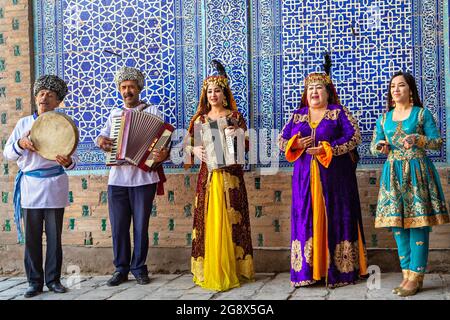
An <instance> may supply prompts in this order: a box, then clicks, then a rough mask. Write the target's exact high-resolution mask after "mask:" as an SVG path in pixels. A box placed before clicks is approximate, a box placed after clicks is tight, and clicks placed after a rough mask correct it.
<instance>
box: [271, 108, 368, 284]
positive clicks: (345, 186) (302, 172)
mask: <svg viewBox="0 0 450 320" xmlns="http://www.w3.org/2000/svg"><path fill="white" fill-rule="evenodd" d="M298 132H300V134H301V136H302V137H307V136H313V137H315V139H314V146H317V145H318V144H319V142H320V141H327V142H329V143H330V146H331V149H332V152H333V157H332V160H331V163H330V164H329V166H328V168H325V167H324V166H323V165H321V164H318V167H319V173H320V181H321V184H322V194H323V200H324V205H325V218H326V227H325V229H324V230H327V234H326V235H324V234H318V235H314V234H313V208H312V204H313V202H312V196H311V162H312V156H311V155H309V154H307V153H306V152H303V153H302V155H301V156H300V157H299V158H298V159H297V160H296V161H295V163H294V171H293V177H292V209H291V250H292V252H291V284H292V285H294V286H304V285H309V284H312V283H314V282H316V281H317V280H319V279H314V278H313V259H312V255H313V253H312V251H313V249H314V248H313V246H312V239H313V237H315V236H318V237H323V238H324V239H326V240H325V243H326V244H327V255H326V256H327V258H326V259H327V261H326V265H327V267H326V270H327V271H326V274H325V277H324V278H325V279H324V280H325V281H326V284H327V285H328V286H330V287H337V286H342V285H346V284H350V283H354V282H355V281H356V280H358V279H359V277H360V275H365V274H366V273H367V270H366V268H367V258H366V250H365V244H364V243H365V242H364V233H363V225H362V217H361V206H360V202H359V194H358V185H357V180H356V173H355V171H356V160H355V155H356V154H357V153H356V149H355V148H356V146H357V145H358V144H359V143H360V141H361V136H360V133H359V128H358V125H357V122H356V120H355V119H354V118H353V117H352V115H351V114H350V112H349V111H348V110H347V109H346V108H345V107H342V106H340V105H329V106H328V108H327V111H326V113H325V115H324V117H323V119H322V120H321V121H320V123H319V124H318V126H317V127H316V128H315V129H312V127H311V126H310V121H309V113H308V107H303V108H300V109H298V110H295V111H294V113H293V115H292V117H291V119H290V120H289V121H288V123H287V124H286V125H285V127H284V128H283V130H282V133H281V135H280V148H281V149H282V150H285V148H286V144H287V142H288V141H289V139H290V138H291V137H292V136H294V135H296V134H297V133H298ZM294 247H295V251H296V252H293V251H294Z"/></svg>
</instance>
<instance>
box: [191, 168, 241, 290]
mask: <svg viewBox="0 0 450 320" xmlns="http://www.w3.org/2000/svg"><path fill="white" fill-rule="evenodd" d="M208 192H209V195H208V204H207V205H208V210H207V212H205V257H204V262H203V281H201V280H200V279H198V278H196V277H194V279H193V280H194V282H195V283H196V284H197V285H199V286H201V287H202V288H205V289H211V290H216V291H226V290H229V289H232V288H236V287H239V285H240V283H239V279H238V276H237V268H236V253H235V248H234V244H233V238H232V229H231V223H230V221H229V218H228V213H227V207H226V199H225V190H224V179H223V174H222V172H221V171H220V170H217V171H213V172H212V173H211V180H210V185H209V190H208Z"/></svg>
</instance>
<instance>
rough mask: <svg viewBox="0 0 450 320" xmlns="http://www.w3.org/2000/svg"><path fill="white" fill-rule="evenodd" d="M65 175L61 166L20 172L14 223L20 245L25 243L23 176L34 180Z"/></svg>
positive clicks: (16, 191) (16, 190)
mask: <svg viewBox="0 0 450 320" xmlns="http://www.w3.org/2000/svg"><path fill="white" fill-rule="evenodd" d="M63 173H64V168H63V167H62V166H60V165H58V166H54V167H50V168H46V169H36V170H32V171H27V172H23V171H22V170H19V171H18V172H17V175H16V180H15V182H14V222H15V223H16V226H17V239H18V241H19V243H24V239H23V233H22V225H21V219H22V207H21V204H20V200H21V199H20V181H21V180H22V176H23V175H26V176H29V177H34V178H51V177H56V176H60V175H62V174H63Z"/></svg>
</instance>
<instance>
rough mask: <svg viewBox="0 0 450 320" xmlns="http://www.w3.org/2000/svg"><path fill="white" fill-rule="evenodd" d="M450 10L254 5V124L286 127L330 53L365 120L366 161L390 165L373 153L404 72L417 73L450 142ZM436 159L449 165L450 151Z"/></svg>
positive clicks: (410, 0) (323, 0)
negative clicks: (393, 80) (392, 83)
mask: <svg viewBox="0 0 450 320" xmlns="http://www.w3.org/2000/svg"><path fill="white" fill-rule="evenodd" d="M447 5H448V4H447V2H446V1H443V0H440V1H433V0H426V1H418V0H405V1H397V0H390V1H376V0H374V1H370V0H366V1H361V0H337V1H329V0H309V1H298V0H286V1H281V2H280V1H275V0H252V1H251V8H252V9H253V11H252V15H251V17H252V19H251V24H252V28H251V29H252V30H253V32H252V37H251V40H252V43H251V44H252V48H253V50H254V51H252V52H254V55H253V56H252V63H253V68H252V75H251V76H252V83H253V86H252V94H253V96H254V99H253V101H252V102H253V105H252V113H253V115H254V122H253V124H254V126H255V127H257V128H266V129H268V130H269V129H270V128H273V127H275V128H282V127H283V125H284V124H285V123H286V121H287V120H288V119H289V117H290V114H291V113H292V111H293V110H294V109H296V108H297V107H298V106H299V104H300V100H301V95H302V90H303V80H304V78H305V77H306V75H307V74H309V73H310V72H314V71H322V70H323V69H322V64H323V61H324V55H325V53H326V52H329V53H330V54H331V58H332V63H333V67H332V78H333V80H334V82H335V85H336V87H337V90H338V94H339V96H340V98H341V101H342V103H343V104H344V105H345V106H347V107H349V109H350V110H351V111H352V112H353V114H354V115H356V116H357V118H358V120H359V125H360V128H361V132H362V135H363V144H362V145H361V146H360V147H359V151H360V153H361V156H362V163H364V164H376V163H382V162H383V161H384V159H378V158H374V157H372V156H371V155H370V152H369V144H370V140H371V138H372V131H373V128H374V126H375V122H376V119H377V118H378V117H379V115H380V114H381V113H382V112H383V111H384V109H385V100H386V90H387V85H388V81H389V78H390V76H391V75H392V74H393V73H394V72H395V71H397V70H404V71H409V72H412V73H413V74H414V76H415V77H416V79H417V81H418V86H419V90H420V92H421V96H422V97H423V102H424V105H425V106H426V107H427V108H429V109H430V110H431V111H432V112H433V114H434V115H435V117H436V119H437V120H438V126H439V128H440V130H441V133H442V135H443V136H444V137H445V135H446V108H445V94H443V93H444V92H445V91H446V87H445V59H444V48H445V43H444V36H443V35H444V33H443V28H444V21H445V19H444V6H447ZM447 46H448V42H447ZM447 87H448V86H447ZM432 157H433V160H435V161H439V162H445V161H446V149H445V147H444V148H443V149H442V150H441V151H439V152H433V153H432ZM282 165H285V166H288V165H289V164H287V163H286V162H284V163H283V164H282Z"/></svg>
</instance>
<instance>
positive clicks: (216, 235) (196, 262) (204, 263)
mask: <svg viewBox="0 0 450 320" xmlns="http://www.w3.org/2000/svg"><path fill="white" fill-rule="evenodd" d="M211 64H212V66H213V68H214V71H213V74H212V75H211V76H209V77H207V78H206V79H205V80H204V82H203V87H202V93H201V97H200V101H199V104H198V109H197V113H196V114H195V115H194V116H193V117H192V119H191V122H190V125H189V132H188V136H187V137H186V140H185V141H186V147H185V150H186V154H187V155H188V157H189V159H188V160H187V161H186V164H185V168H189V167H190V166H191V164H192V163H193V160H194V156H195V157H197V158H198V159H199V160H201V165H200V170H199V173H198V180H197V189H196V197H195V209H194V221H193V231H192V256H191V272H192V274H193V275H194V277H193V281H194V283H196V284H197V285H199V286H201V287H202V288H205V289H210V290H215V291H226V290H229V289H231V288H236V287H239V286H240V283H241V281H242V280H252V279H253V277H254V269H253V248H252V240H251V232H250V218H249V212H248V200H247V191H246V188H245V183H244V176H243V170H242V165H241V164H236V165H231V166H227V167H223V168H220V169H215V170H212V171H209V170H208V167H207V164H206V160H207V159H206V154H205V148H204V147H203V141H202V137H201V133H200V131H201V129H200V128H201V126H202V124H205V123H207V122H211V121H215V120H217V119H219V118H222V117H225V118H227V120H228V122H229V123H234V124H235V125H234V126H230V127H228V128H227V129H225V134H226V135H228V136H233V137H237V139H238V140H239V139H240V141H238V144H239V143H241V144H242V145H245V150H247V149H248V138H247V137H246V134H239V133H246V131H247V126H246V123H245V119H244V118H243V117H242V115H241V114H240V113H239V112H238V111H237V107H236V102H235V100H234V98H233V94H232V92H231V90H230V87H229V85H228V77H227V74H226V72H225V68H224V67H223V66H222V65H221V64H220V62H218V61H216V60H213V61H212V63H211Z"/></svg>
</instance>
